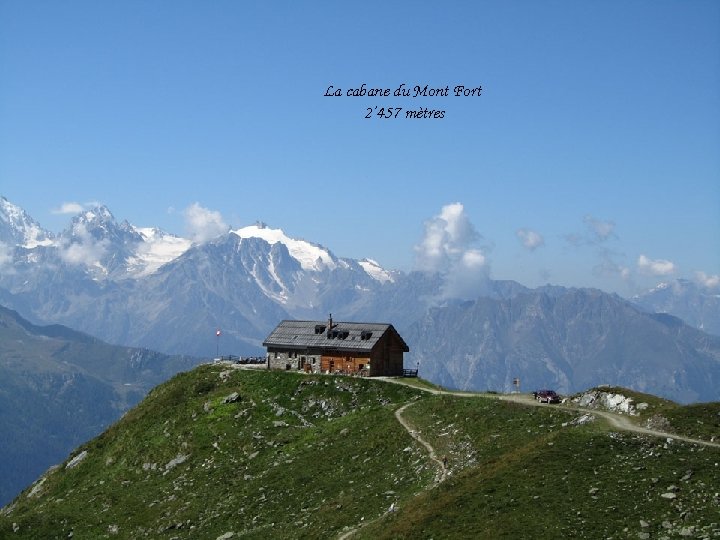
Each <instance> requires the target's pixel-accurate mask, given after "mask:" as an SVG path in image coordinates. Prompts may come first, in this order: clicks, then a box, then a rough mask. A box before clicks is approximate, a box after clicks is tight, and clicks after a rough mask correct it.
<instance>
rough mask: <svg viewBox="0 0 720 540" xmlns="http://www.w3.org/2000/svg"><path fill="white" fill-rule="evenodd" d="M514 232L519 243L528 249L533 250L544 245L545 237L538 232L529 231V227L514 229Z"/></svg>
mask: <svg viewBox="0 0 720 540" xmlns="http://www.w3.org/2000/svg"><path fill="white" fill-rule="evenodd" d="M515 234H516V235H517V237H518V239H519V240H520V243H521V244H522V245H523V246H524V247H526V248H527V249H529V250H530V251H535V250H536V249H537V248H539V247H540V246H544V245H545V239H544V238H543V236H542V234H540V233H539V232H536V231H531V230H530V229H518V230H517V231H515Z"/></svg>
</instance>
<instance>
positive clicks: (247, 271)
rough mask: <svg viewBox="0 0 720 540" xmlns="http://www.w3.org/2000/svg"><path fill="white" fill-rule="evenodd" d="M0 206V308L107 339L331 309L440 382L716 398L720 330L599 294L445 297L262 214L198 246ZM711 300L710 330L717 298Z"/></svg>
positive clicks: (170, 347)
mask: <svg viewBox="0 0 720 540" xmlns="http://www.w3.org/2000/svg"><path fill="white" fill-rule="evenodd" d="M7 207H8V205H7V204H6V205H5V206H3V208H7ZM15 208H17V207H15ZM3 215H4V216H5V219H2V220H0V233H2V234H3V236H2V237H3V238H12V239H13V241H15V245H14V247H13V249H12V250H11V251H7V250H6V251H5V252H4V254H3V252H0V266H2V271H0V304H2V305H5V306H7V307H10V308H12V309H15V310H17V311H18V312H20V313H22V314H23V316H24V317H26V318H28V319H30V320H32V321H33V322H35V323H43V324H47V323H60V324H64V325H67V326H69V327H72V328H76V329H78V330H81V331H84V332H87V333H89V334H92V335H95V336H97V337H99V338H102V339H104V340H106V341H108V342H111V343H117V344H123V345H129V346H140V347H147V348H152V349H155V350H159V351H162V352H165V353H173V354H174V353H181V354H192V355H196V356H204V357H209V356H214V355H215V354H216V352H219V353H220V354H229V353H232V354H246V355H247V354H263V353H264V351H263V349H262V346H261V344H262V341H263V339H264V338H265V337H266V336H267V335H268V333H269V332H270V331H271V330H272V328H274V327H275V325H276V324H277V323H278V322H279V321H280V320H282V319H315V320H322V319H325V318H326V317H327V315H328V313H332V314H333V317H335V318H336V320H367V321H380V322H390V323H392V324H394V325H395V327H396V328H397V329H398V330H399V331H400V333H401V334H403V335H404V336H405V337H406V341H407V342H408V344H409V346H410V351H411V352H410V355H408V357H407V359H406V360H407V363H408V365H415V362H416V361H420V362H421V364H422V365H423V366H425V368H423V369H425V370H426V372H425V373H424V374H425V376H429V377H430V378H431V379H433V380H435V381H436V382H440V383H442V384H445V385H447V386H456V387H459V388H468V389H470V388H475V389H487V388H492V389H497V390H510V389H511V388H509V387H507V381H508V380H511V378H512V377H520V378H522V379H523V380H524V381H526V383H527V384H529V385H531V386H534V385H547V386H555V387H557V388H560V389H567V390H575V389H583V388H584V387H587V386H593V385H594V384H601V383H606V382H615V383H617V384H622V385H624V386H631V387H632V386H635V387H636V388H638V389H641V390H646V391H650V392H653V393H657V394H660V395H663V396H666V397H670V398H675V399H682V400H694V399H697V398H702V399H714V398H715V397H714V396H717V397H718V398H720V394H718V393H717V392H718V390H717V388H720V342H718V341H717V338H712V337H711V336H708V335H707V334H704V333H702V332H699V331H695V330H693V331H690V330H691V329H689V328H688V327H687V326H686V325H685V324H683V323H682V321H680V320H679V319H676V318H674V317H670V316H667V315H654V314H649V313H644V312H642V311H640V310H638V309H637V307H635V306H634V305H633V304H631V303H630V302H628V301H626V300H623V299H621V298H620V297H618V296H616V295H610V294H607V293H603V292H602V291H595V290H590V289H577V290H576V289H567V288H565V287H559V286H546V287H541V288H539V289H535V290H530V289H528V288H526V287H523V286H522V285H520V284H519V283H516V282H512V281H494V280H489V279H488V280H486V281H485V282H484V283H483V285H482V288H481V289H479V290H478V291H477V296H478V298H477V299H476V300H474V301H470V302H463V301H459V300H448V299H447V298H444V297H443V294H442V291H443V286H444V279H445V278H444V276H443V275H442V274H441V273H437V272H436V273H425V272H410V273H404V272H397V271H388V270H385V269H384V268H382V267H381V266H380V265H379V264H378V263H376V262H375V261H373V260H372V259H361V260H354V259H349V258H341V257H337V256H336V255H335V254H333V253H332V251H330V250H329V249H327V248H325V247H323V246H321V245H319V244H316V243H312V242H308V241H305V240H299V239H296V238H293V237H292V236H290V235H288V234H286V233H285V232H284V231H282V230H279V229H272V228H270V227H268V226H266V225H263V224H255V225H251V226H248V227H243V228H240V229H236V230H230V231H228V232H227V233H225V234H223V235H221V236H219V237H217V238H215V239H214V240H211V241H208V242H204V243H196V244H192V243H191V242H190V241H189V240H186V239H182V238H179V237H176V236H173V235H169V234H167V233H164V232H163V231H160V230H158V229H152V228H139V227H135V226H133V225H131V224H129V223H127V222H122V223H118V222H117V221H116V220H115V218H114V217H113V215H112V213H111V212H110V211H109V210H108V209H107V208H106V207H97V208H94V209H91V210H88V211H85V212H82V213H81V214H79V215H78V216H75V218H73V220H72V222H71V224H70V226H69V227H68V229H67V230H65V231H63V232H62V233H61V234H60V235H58V236H57V237H51V236H50V235H46V236H43V234H41V233H39V232H38V233H34V232H28V231H35V230H36V229H37V228H38V227H39V226H38V225H37V223H36V222H34V221H32V220H31V218H29V216H26V215H23V214H22V213H21V212H20V211H18V210H16V209H13V210H12V212H8V211H5V213H4V214H3ZM8 216H14V217H13V219H12V221H11V220H10V218H9V217H8ZM18 216H21V217H18ZM10 222H12V224H13V225H12V227H11V226H10V225H8V223H10ZM18 223H20V224H25V225H22V226H21V225H17V224H18ZM18 231H20V232H18ZM28 239H34V240H35V242H34V243H33V242H32V241H28ZM4 245H5V244H4ZM29 246H30V247H29ZM667 290H668V288H660V289H658V290H657V292H656V294H657V295H658V297H660V296H659V295H660V294H661V293H667ZM688 290H689V289H688ZM673 298H678V294H675V295H674V296H673ZM706 300H707V299H706ZM708 302H709V300H708ZM668 305H669V307H672V309H677V307H678V306H679V305H680V304H678V303H677V302H675V303H674V304H672V305H670V304H668ZM706 305H707V309H708V310H709V311H708V313H707V314H706V315H705V316H704V318H703V319H702V321H701V324H704V325H706V326H707V325H708V321H709V320H710V315H711V314H712V313H715V314H716V315H717V313H718V308H717V307H713V306H712V305H711V304H709V303H707V304H706ZM668 311H669V309H668ZM218 328H220V329H222V337H221V338H220V339H217V338H216V334H215V332H216V330H217V329H218ZM612 373H616V374H617V375H618V377H619V379H618V378H614V379H613V378H612V377H610V374H612ZM668 377H669V379H668ZM668 380H673V381H675V383H672V384H670V383H668V382H667V381H668ZM713 381H714V382H713ZM713 392H714V394H713Z"/></svg>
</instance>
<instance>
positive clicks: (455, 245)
mask: <svg viewBox="0 0 720 540" xmlns="http://www.w3.org/2000/svg"><path fill="white" fill-rule="evenodd" d="M480 238H481V236H480V234H479V233H478V232H477V230H476V229H475V227H474V226H473V224H472V223H471V222H470V220H469V219H468V217H467V215H466V214H465V208H464V206H463V205H462V204H461V203H452V204H448V205H445V206H443V207H442V209H441V211H440V214H438V215H437V216H434V217H433V218H431V219H429V220H427V221H426V222H425V235H424V236H423V239H422V241H421V242H420V243H419V244H418V245H417V246H415V253H416V255H417V267H418V268H419V269H420V270H424V271H430V272H441V273H442V274H443V277H444V283H443V286H442V293H443V296H444V297H446V298H473V297H477V295H478V294H479V292H480V290H481V288H482V286H483V284H484V283H486V282H487V279H488V274H489V265H488V261H487V258H486V256H485V254H484V253H483V252H482V251H481V250H480V249H477V248H476V247H474V244H475V243H477V241H478V240H480Z"/></svg>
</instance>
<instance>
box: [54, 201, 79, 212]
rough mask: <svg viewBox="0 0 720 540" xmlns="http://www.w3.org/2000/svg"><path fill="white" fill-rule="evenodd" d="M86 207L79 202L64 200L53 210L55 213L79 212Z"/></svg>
mask: <svg viewBox="0 0 720 540" xmlns="http://www.w3.org/2000/svg"><path fill="white" fill-rule="evenodd" d="M84 209H85V207H84V206H83V205H82V204H80V203H77V202H64V203H62V204H61V205H60V207H59V208H55V209H53V210H52V213H53V214H79V213H80V212H82V211H83V210H84Z"/></svg>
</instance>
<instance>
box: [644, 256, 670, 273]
mask: <svg viewBox="0 0 720 540" xmlns="http://www.w3.org/2000/svg"><path fill="white" fill-rule="evenodd" d="M637 265H638V268H639V269H640V271H641V272H643V273H645V274H650V275H653V276H667V275H670V274H674V273H675V272H676V271H677V266H676V265H675V263H673V262H672V261H668V260H665V259H650V258H649V257H646V256H645V255H640V256H639V257H638V260H637Z"/></svg>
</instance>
